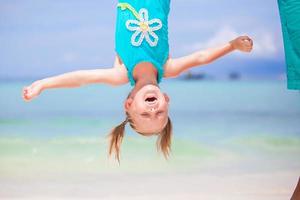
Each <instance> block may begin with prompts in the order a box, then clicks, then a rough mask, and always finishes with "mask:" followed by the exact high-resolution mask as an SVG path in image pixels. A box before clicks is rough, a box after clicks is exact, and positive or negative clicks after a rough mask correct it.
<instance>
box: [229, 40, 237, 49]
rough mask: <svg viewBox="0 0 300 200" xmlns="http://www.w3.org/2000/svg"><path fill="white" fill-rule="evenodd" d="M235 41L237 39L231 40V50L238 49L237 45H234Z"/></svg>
mask: <svg viewBox="0 0 300 200" xmlns="http://www.w3.org/2000/svg"><path fill="white" fill-rule="evenodd" d="M234 43H235V40H231V41H230V42H229V44H230V48H231V50H236V46H235V45H234Z"/></svg>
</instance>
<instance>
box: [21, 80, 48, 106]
mask: <svg viewBox="0 0 300 200" xmlns="http://www.w3.org/2000/svg"><path fill="white" fill-rule="evenodd" d="M42 90H43V87H42V80H38V81H35V82H33V83H32V84H31V85H30V86H27V87H24V88H23V93H22V97H23V99H24V101H27V102H28V101H30V100H32V99H33V98H34V97H36V96H38V95H39V94H40V93H41V92H42Z"/></svg>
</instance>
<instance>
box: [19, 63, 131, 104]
mask: <svg viewBox="0 0 300 200" xmlns="http://www.w3.org/2000/svg"><path fill="white" fill-rule="evenodd" d="M127 82H128V78H127V71H126V68H125V67H123V66H121V65H120V66H116V63H115V67H113V68H109V69H93V70H78V71H73V72H68V73H64V74H61V75H57V76H53V77H49V78H45V79H42V80H38V81H35V82H34V83H32V84H31V85H30V86H28V87H24V88H23V93H22V96H23V99H24V100H25V101H30V100H31V99H33V98H34V97H36V96H38V95H39V94H40V93H41V92H42V91H43V90H45V89H50V88H74V87H80V86H83V85H87V84H93V83H104V84H109V85H113V86H117V85H122V84H125V83H127Z"/></svg>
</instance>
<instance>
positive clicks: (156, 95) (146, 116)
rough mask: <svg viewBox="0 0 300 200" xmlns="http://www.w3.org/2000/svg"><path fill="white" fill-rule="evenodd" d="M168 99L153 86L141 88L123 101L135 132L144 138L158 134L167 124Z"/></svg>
mask: <svg viewBox="0 0 300 200" xmlns="http://www.w3.org/2000/svg"><path fill="white" fill-rule="evenodd" d="M168 108H169V97H168V96H167V94H165V93H162V92H161V91H160V89H159V88H158V87H157V86H155V85H146V86H144V87H142V88H141V89H140V90H139V91H137V92H136V94H135V95H134V96H133V97H132V96H130V97H129V98H128V99H127V100H126V101H125V110H126V111H127V112H128V113H129V115H130V117H131V119H132V121H133V123H134V126H135V129H136V131H137V132H140V133H143V135H145V136H150V135H153V134H159V133H160V132H161V131H162V130H163V129H164V127H165V126H166V124H167V122H168V116H169V115H168Z"/></svg>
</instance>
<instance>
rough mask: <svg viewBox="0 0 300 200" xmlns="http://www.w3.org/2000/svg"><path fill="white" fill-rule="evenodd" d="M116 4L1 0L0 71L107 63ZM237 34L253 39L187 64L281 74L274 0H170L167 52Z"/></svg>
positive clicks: (221, 71) (16, 74)
mask: <svg viewBox="0 0 300 200" xmlns="http://www.w3.org/2000/svg"><path fill="white" fill-rule="evenodd" d="M116 4H117V1H103V0H98V1H95V0H90V1H79V0H72V1H71V0H60V1H51V0H24V1H17V0H1V1H0V78H14V79H16V78H28V77H29V78H30V77H46V76H53V75H58V74H60V73H65V72H69V71H74V70H84V69H95V68H109V67H112V65H113V61H114V57H115V55H116V53H115V51H114V46H115V45H114V42H115V40H114V32H115V20H116V9H117V8H116ZM240 35H248V36H250V37H251V38H252V39H253V40H254V50H253V52H252V53H251V54H247V53H240V52H234V53H232V54H230V55H227V56H225V57H224V58H221V59H219V60H218V61H216V62H214V63H213V64H210V65H206V66H201V67H198V68H194V69H193V70H192V71H193V72H195V73H198V72H201V73H207V74H210V75H212V76H215V77H219V78H222V77H225V76H227V75H228V73H230V72H232V71H235V72H239V73H241V74H242V76H243V77H246V78H268V77H271V78H275V79H283V78H285V61H284V53H283V42H282V35H281V25H280V20H279V12H278V7H277V1H276V0H264V1H261V0H171V11H170V15H169V43H170V55H171V57H179V56H184V55H187V54H189V53H192V52H194V51H197V50H204V49H206V48H210V47H216V46H218V45H222V44H225V43H226V42H228V41H230V40H232V39H234V38H236V37H237V36H240Z"/></svg>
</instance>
